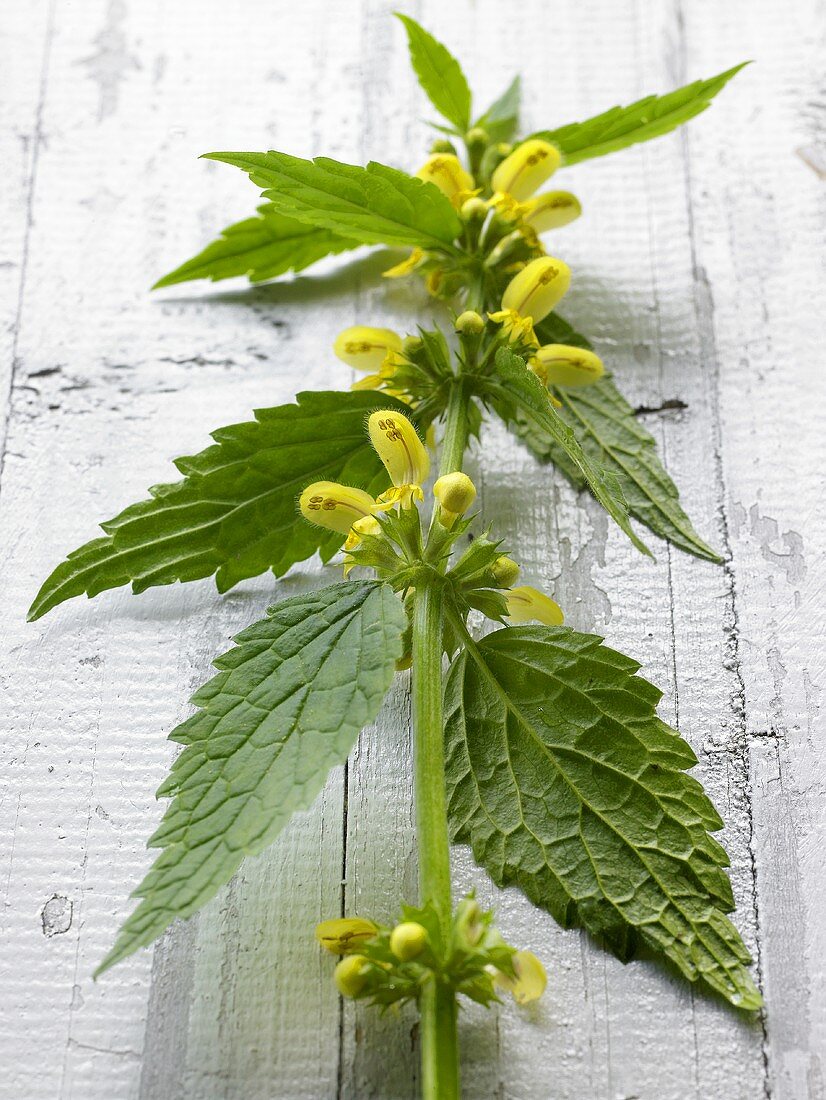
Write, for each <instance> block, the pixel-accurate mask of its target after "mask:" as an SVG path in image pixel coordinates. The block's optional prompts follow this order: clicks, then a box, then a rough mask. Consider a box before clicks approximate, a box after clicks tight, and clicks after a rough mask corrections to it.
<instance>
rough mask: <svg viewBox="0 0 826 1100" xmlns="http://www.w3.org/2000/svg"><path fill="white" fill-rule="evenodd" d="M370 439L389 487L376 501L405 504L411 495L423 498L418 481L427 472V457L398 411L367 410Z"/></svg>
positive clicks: (421, 445)
mask: <svg viewBox="0 0 826 1100" xmlns="http://www.w3.org/2000/svg"><path fill="white" fill-rule="evenodd" d="M367 430H368V432H369V434H370V442H371V443H372V444H373V447H374V448H375V450H376V453H377V454H378V456H379V458H380V459H381V460H382V462H383V463H384V466H385V469H386V470H387V472H388V474H390V479H391V481H392V482H393V487H392V488H391V489H388V490H387V492H386V493H382V495H381V496H380V497H379V498H378V500H377V501H376V503H377V504H381V505H383V506H385V507H392V506H393V505H394V504H400V505H401V506H402V507H403V508H409V507H410V506H411V504H412V503H413V498H414V497H415V498H417V499H418V500H423V499H424V494H423V492H422V483H423V482H424V481H426V480H427V475H428V474H429V473H430V459H429V458H428V456H427V450H426V449H425V446H424V444H423V443H422V441H421V439H419V436H418V433H417V432H416V429H415V428H414V427H413V425H412V424H411V423H410V421H409V420H408V419H407V417H406V416H404V415H402V413H398V412H393V411H390V410H384V411H381V410H380V411H379V412H374V413H371V414H370V416H369V418H368V420H367Z"/></svg>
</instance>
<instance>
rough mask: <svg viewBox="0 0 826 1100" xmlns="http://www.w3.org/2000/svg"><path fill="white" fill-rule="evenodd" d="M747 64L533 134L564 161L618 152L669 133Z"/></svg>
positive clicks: (570, 161) (690, 117) (706, 104)
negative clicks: (627, 104) (556, 150)
mask: <svg viewBox="0 0 826 1100" xmlns="http://www.w3.org/2000/svg"><path fill="white" fill-rule="evenodd" d="M748 64H749V62H748V61H744V62H743V63H742V64H740V65H735V66H734V68H733V69H727V70H726V72H724V73H720V74H719V76H713V77H711V79H710V80H695V81H694V83H693V84H686V85H685V87H684V88H678V89H677V90H676V91H674V92H668V93H667V94H666V95H661V96H657V95H649V96H646V97H645V98H644V99H638V100H637V102H636V103H631V104H629V106H627V107H612V108H611V109H610V110H608V111H604V112H603V113H602V114H600V115H595V116H594V118H589V119H587V120H586V121H585V122H571V123H569V124H568V125H567V126H560V127H559V129H557V130H540V131H538V132H537V133H535V134H532V135H531V136H532V137H538V138H543V139H544V140H545V141H550V142H552V143H553V144H554V145H556V146H557V148H558V149H559V150H560V152H561V153H562V155H563V159H564V163H565V164H578V163H579V161H581V160H590V158H591V157H603V156H605V154H606V153H616V152H619V150H620V149H627V148H628V146H629V145H636V144H638V143H639V142H641V141H650V140H651V138H657V137H661V136H662V135H663V134H668V133H670V132H671V131H672V130H675V129H676V128H677V127H678V126H681V125H682V124H683V123H684V122H688V121H689V119H692V118H694V116H695V115H699V114H700V112H701V111H704V110H705V109H706V107H708V106H709V104H710V103H711V101H712V99H714V97H715V96H716V95H717V93H718V92H720V91H722V89H723V88H724V87H725V86H726V84H728V82H729V81H730V80H731V78H732V77H733V76H735V75H736V74H737V73H739V72H740V70H741V69H742V68H744V66H746V65H748Z"/></svg>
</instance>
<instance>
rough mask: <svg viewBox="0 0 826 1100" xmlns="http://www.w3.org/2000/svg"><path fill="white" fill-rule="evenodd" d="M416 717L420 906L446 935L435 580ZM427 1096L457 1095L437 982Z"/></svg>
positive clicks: (455, 1055) (429, 592)
mask: <svg viewBox="0 0 826 1100" xmlns="http://www.w3.org/2000/svg"><path fill="white" fill-rule="evenodd" d="M413 719H414V729H415V743H414V754H413V756H414V761H413V768H414V776H415V784H416V832H417V836H418V843H419V903H420V904H421V905H425V904H427V903H428V902H430V903H431V905H433V907H434V908H435V910H436V913H437V914H438V917H439V923H440V924H441V927H442V934H443V936H445V937H447V935H448V934H449V929H450V925H451V921H452V916H453V903H452V899H451V892H450V847H449V841H448V832H447V801H446V797H445V754H444V725H443V720H442V594H441V590H440V588H439V587H438V582H437V584H436V585H434V584H432V583H430V584H423V585H422V586H420V587H419V588H418V589H417V591H416V607H415V610H414V613H413ZM419 1012H420V1014H421V1043H422V1096H423V1097H424V1100H454V1098H457V1097H458V1096H459V1049H458V1037H457V1030H456V1014H457V1006H456V997H455V994H454V992H453V990H452V989H451V988H450V987H449V986H446V985H443V984H442V983H441V982H439V981H437V980H435V979H434V980H432V981H431V982H429V983H428V984H427V985H426V986H425V987H424V988H423V990H422V994H421V997H420V1000H419Z"/></svg>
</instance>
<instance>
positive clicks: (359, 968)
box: [333, 955, 370, 997]
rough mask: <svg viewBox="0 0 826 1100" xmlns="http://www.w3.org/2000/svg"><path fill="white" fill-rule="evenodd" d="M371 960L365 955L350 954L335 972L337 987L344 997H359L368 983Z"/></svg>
mask: <svg viewBox="0 0 826 1100" xmlns="http://www.w3.org/2000/svg"><path fill="white" fill-rule="evenodd" d="M369 969H370V960H369V959H365V957H364V955H348V956H347V958H346V959H342V960H341V962H340V963H339V964H338V966H337V967H336V968H335V971H334V972H333V978H334V980H335V983H336V988H337V989H338V991H339V993H340V994H341V995H342V997H357V996H358V995H359V993H361V991H362V990H363V989H364V987H365V985H366V984H367V974H368V971H369Z"/></svg>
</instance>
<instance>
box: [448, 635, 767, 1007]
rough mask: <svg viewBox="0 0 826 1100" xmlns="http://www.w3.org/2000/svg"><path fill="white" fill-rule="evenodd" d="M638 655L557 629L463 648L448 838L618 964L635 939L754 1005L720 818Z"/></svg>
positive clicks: (452, 736) (451, 694) (456, 683)
mask: <svg viewBox="0 0 826 1100" xmlns="http://www.w3.org/2000/svg"><path fill="white" fill-rule="evenodd" d="M638 669H639V665H638V664H637V662H636V661H632V660H631V659H630V658H628V657H625V656H623V655H622V654H620V653H617V652H615V651H614V650H611V649H608V648H607V647H606V646H604V645H602V639H601V638H598V637H596V636H594V635H590V634H580V633H577V632H575V631H573V630H569V629H567V628H565V627H518V628H514V627H510V628H505V629H503V630H497V631H495V632H494V633H493V634H490V635H488V637H486V638H484V639H483V640H482V641H481V642H479V643H478V644H475V643H473V642H469V643H468V648H467V649H466V650H465V651H464V652H463V653H462V654H461V656H459V657H458V658H457V659H456V660H455V661H454V663H453V665H452V666H451V669H450V673H449V675H448V679H447V684H446V688H445V713H446V738H447V764H446V773H447V788H448V797H449V816H450V820H451V829H452V833H453V839H454V840H456V841H458V842H466V843H469V844H470V845H471V846H472V848H473V852H474V856H475V858H476V860H477V861H478V862H479V863H480V864H481V865H482V866H483V867H485V869H486V870H487V871H488V873H489V874H490V875H491V877H492V878H493V880H494V882H496V883H497V885H499V886H509V885H517V886H519V887H520V888H521V889H522V890H523V891H524V893H525V894H526V895H527V896H528V898H530V900H531V901H532V902H533V903H534V904H535V905H538V906H540V907H541V908H543V909H546V910H547V911H548V912H550V913H551V914H552V915H553V916H554V917H555V918H556V920H557V921H559V923H560V924H562V925H563V926H564V927H566V928H567V927H571V926H574V925H581V926H582V927H584V928H586V929H587V930H588V931H589V932H590V933H592V934H593V935H595V936H598V937H601V938H603V939H604V940H605V941H606V942H607V943H608V945H609V946H610V947H611V949H612V950H614V951H615V952H616V953H617V954H619V955H620V956H621V957H623V958H627V957H629V956H630V955H631V954H632V953H633V950H634V947H635V944H636V942H637V941H638V940H639V941H642V942H643V943H645V944H647V945H648V946H649V947H651V948H653V949H654V950H655V951H658V952H660V953H661V954H663V955H665V956H666V957H667V958H668V959H669V960H671V962H673V963H674V964H675V965H676V966H677V967H678V968H679V969H680V970H681V971H682V973H683V974H684V975H685V976H686V977H687V978H689V979H690V980H691V981H698V980H702V981H705V982H706V983H707V984H708V985H709V986H711V987H712V988H713V989H715V990H717V991H718V992H720V993H722V994H723V996H724V997H726V998H728V1000H729V1001H731V1002H732V1004H735V1005H739V1006H740V1007H741V1008H749V1009H753V1008H758V1007H759V1005H760V1003H761V1002H760V995H759V993H758V992H757V990H756V988H755V986H754V984H753V983H752V980H751V977H750V975H749V973H748V970H747V965H748V963H749V961H750V958H749V953H748V951H747V950H746V948H745V946H744V945H743V943H742V940H741V939H740V936H739V934H738V932H737V930H736V929H735V928H734V926H733V925H732V924H731V922H730V921H729V920H728V918H727V917H726V916H725V914H726V913H727V912H730V911H731V910H732V909H733V908H734V903H733V899H732V893H731V886H730V884H729V881H728V878H727V877H726V874H725V872H724V870H723V868H724V867H726V866H727V865H728V858H727V856H726V853H725V852H724V850H723V849H722V847H721V846H720V845H719V844H718V842H717V841H716V840H715V839H714V838H713V837H712V836H711V835H710V832H709V830H711V831H714V830H717V829H720V828H721V827H722V821H721V820H720V817H719V816H718V814H717V812H716V811H715V809H714V807H713V806H712V804H711V802H710V801H709V800H708V798H707V797H706V795H705V794H704V793H703V789H702V787H701V786H700V784H699V783H698V782H697V781H696V780H695V779H694V778H692V777H691V776H688V775H686V774H685V773H686V769H688V768H691V767H692V766H693V765H694V764H695V763H696V757H695V756H694V753H693V752H692V750H691V748H690V746H689V745H688V744H687V743H686V742H685V741H684V740H683V739H682V738H681V737H680V736H679V735H678V734H677V733H676V731H674V730H672V729H670V728H669V727H668V726H667V725H666V724H665V723H664V722H662V721H661V720H660V719H659V718H658V717H657V714H656V710H655V708H656V705H657V702H658V701H659V699H660V692H659V691H658V690H657V689H656V688H655V687H654V686H653V685H652V684H650V683H648V682H647V681H646V680H643V679H642V678H641V677H639V676H637V675H635V674H636V672H637V671H638Z"/></svg>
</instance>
